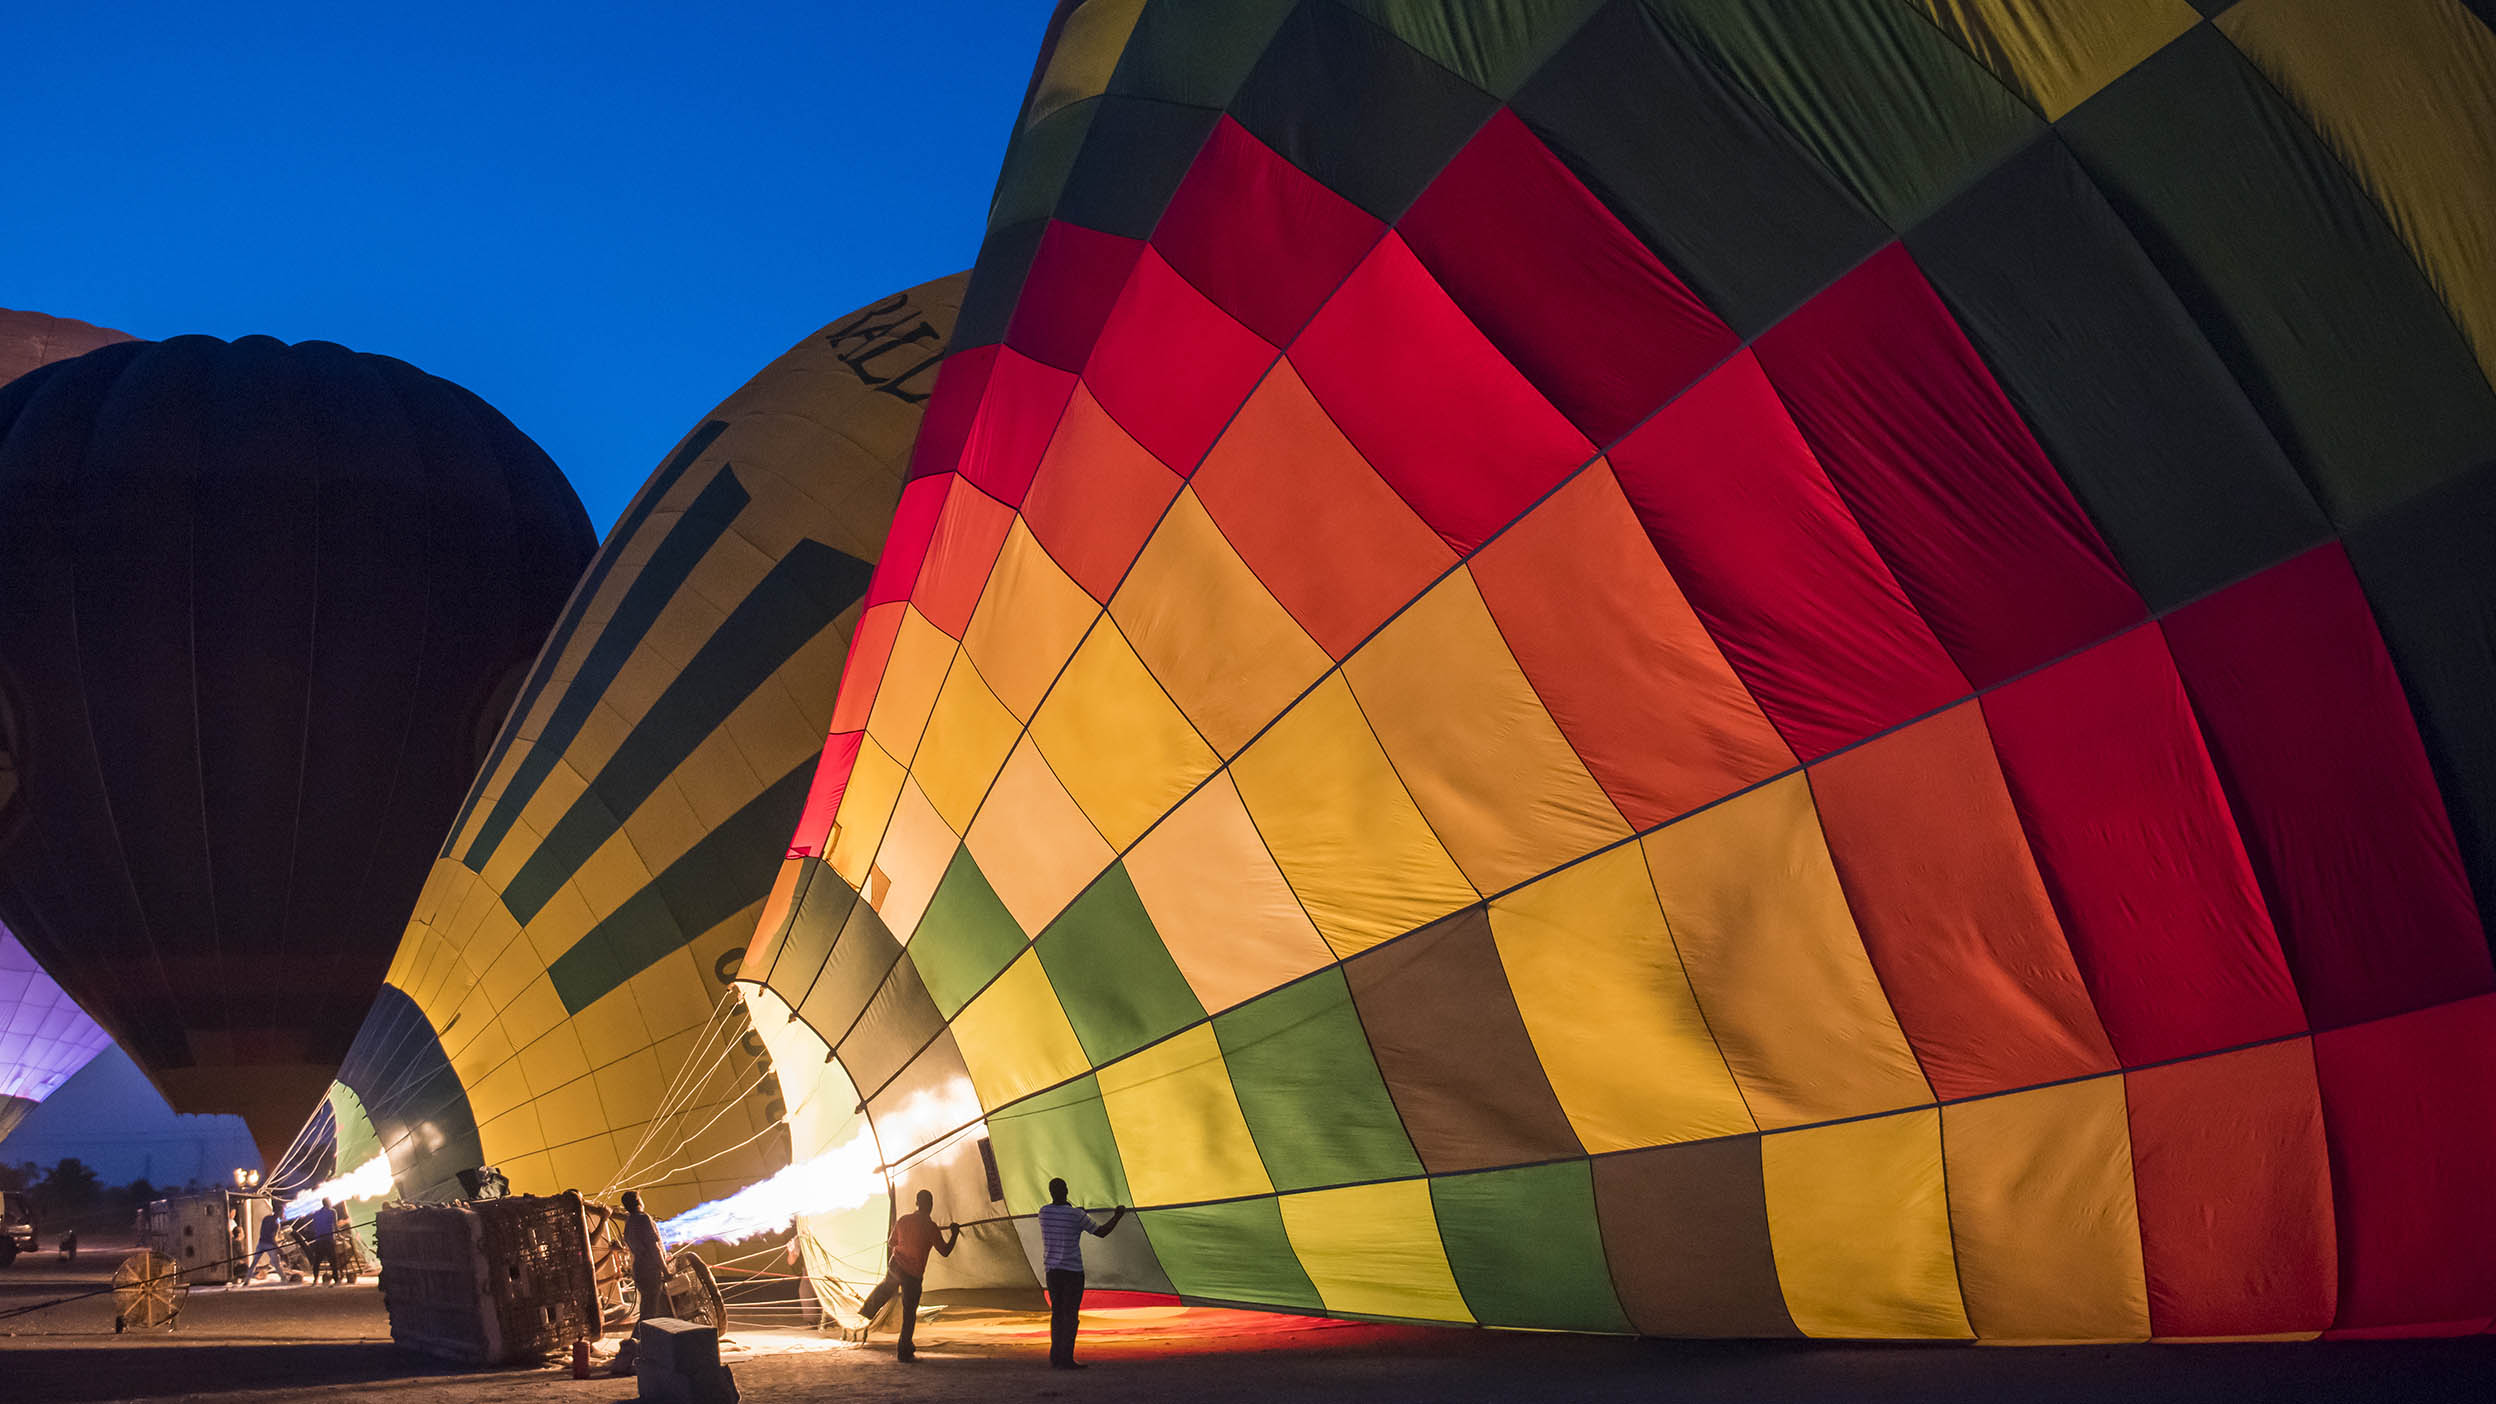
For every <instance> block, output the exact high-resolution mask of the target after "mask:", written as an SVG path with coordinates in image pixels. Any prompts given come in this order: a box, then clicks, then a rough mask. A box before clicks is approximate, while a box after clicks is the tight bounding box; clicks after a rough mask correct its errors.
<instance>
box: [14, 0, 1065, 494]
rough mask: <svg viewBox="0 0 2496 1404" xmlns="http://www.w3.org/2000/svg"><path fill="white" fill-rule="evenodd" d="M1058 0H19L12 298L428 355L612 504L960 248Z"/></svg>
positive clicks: (978, 212)
mask: <svg viewBox="0 0 2496 1404" xmlns="http://www.w3.org/2000/svg"><path fill="white" fill-rule="evenodd" d="M1050 8H1051V6H1050V4H1049V0H915V2H914V3H903V4H861V3H845V2H844V0H815V3H804V0H728V3H725V4H716V5H706V4H694V3H680V4H654V3H631V0H623V2H622V3H610V4H601V5H591V4H586V3H572V4H562V3H541V2H540V0H505V3H500V4H474V3H468V0H450V2H448V3H440V2H437V3H432V4H426V5H416V6H397V7H389V6H381V7H376V6H363V5H340V4H337V3H335V0H327V3H321V4H303V3H295V0H264V3H258V4H252V5H222V4H200V3H197V0H191V3H184V4H175V3H161V0H143V2H142V3H133V4H120V5H23V6H11V7H10V16H9V20H8V24H7V37H8V50H9V64H8V69H9V72H8V77H7V81H6V82H5V83H0V133H5V136H0V202H5V203H4V204H0V208H5V209H6V211H7V213H6V216H5V218H0V306H11V307H30V308H34V309H37V310H40V311H45V312H51V313H55V314H58V315H63V316H72V317H79V318H83V319H85V320H87V321H91V322H98V323H102V324H104V325H107V326H114V327H119V328H121V329H122V330H124V331H127V332H130V333H132V334H133V335H137V336H144V337H163V336H171V335H175V334H178V333H182V332H209V333H212V334H215V335H218V336H225V337H234V336H241V335H244V334H246V333H252V332H265V333H268V334H271V335H275V336H280V337H284V338H286V339H288V340H304V339H308V338H320V339H325V340H330V341H337V342H341V343H344V344H345V345H348V346H352V347H354V348H356V349H358V350H363V351H379V352H384V353H387V354H389V355H393V356H397V357H400V358H402V359H404V360H407V361H411V362H413V363H415V364H416V365H418V366H421V367H423V368H424V369H426V370H428V371H431V372H433V373H434V374H436V375H440V376H444V377H447V378H449V379H451V380H455V381H458V382H459V383H461V384H463V385H465V386H467V387H468V388H469V389H471V390H474V391H476V392H477V393H478V394H480V395H482V396H484V397H485V398H486V399H487V400H489V401H491V402H492V403H493V404H494V405H495V406H496V407H497V408H499V409H501V410H502V411H503V412H504V413H505V414H507V415H509V416H510V417H511V419H512V420H513V422H515V423H517V424H518V425H519V426H520V427H521V428H522V429H524V430H526V431H527V432H528V433H529V434H530V435H531V436H532V437H534V438H535V439H536V440H537V441H538V442H539V443H540V444H541V445H543V446H544V447H545V448H546V450H547V452H548V453H550V454H552V455H553V456H554V459H555V461H556V462H557V463H559V464H561V465H562V466H563V469H564V471H565V472H566V473H567V474H569V475H570V476H571V479H572V482H573V485H574V486H575V487H576V488H577V489H578V490H579V491H580V494H581V500H582V502H583V503H584V504H585V505H586V506H587V507H588V508H589V513H590V517H591V520H592V521H593V522H594V523H595V524H596V525H597V526H598V528H599V529H600V530H601V531H604V530H605V528H606V527H607V525H608V524H609V523H611V522H612V521H613V520H614V519H615V516H616V514H617V513H618V512H619V511H621V510H622V508H623V505H624V503H625V502H626V500H627V499H628V498H630V496H631V495H632V492H633V489H634V488H636V487H637V486H639V485H640V482H641V480H642V478H643V477H644V476H645V475H646V474H647V473H648V472H649V471H650V469H651V467H652V466H653V465H654V464H656V463H657V462H658V460H659V458H660V457H661V456H662V455H663V454H664V453H665V452H666V451H667V449H668V448H669V447H670V446H671V445H672V444H673V443H674V442H675V441H676V439H677V438H678V437H679V436H681V435H682V434H683V433H684V431H685V430H686V429H688V428H690V427H691V426H692V424H693V423H694V421H695V420H696V419H697V417H698V416H700V415H701V414H702V413H703V412H704V411H705V410H707V409H709V408H710V407H711V406H712V405H713V404H715V403H717V402H718V401H719V400H720V398H721V397H723V396H725V395H726V394H727V393H728V392H729V391H731V390H734V389H735V388H736V387H737V386H738V385H740V384H742V383H743V382H744V381H745V379H746V378H747V377H748V376H750V375H752V374H753V373H754V372H755V371H757V370H759V369H761V368H762V366H763V365H764V364H765V363H766V362H768V361H769V360H770V359H771V358H772V357H774V356H776V355H778V354H779V353H780V352H781V351H783V350H785V349H787V347H788V346H789V345H790V344H792V343H793V342H795V341H796V340H797V339H798V338H800V337H802V336H804V335H805V334H806V333H808V332H809V331H812V330H813V329H814V328H816V327H817V326H819V325H821V324H822V323H824V322H827V321H829V320H831V319H832V318H833V317H835V316H837V315H839V314H840V313H842V312H845V311H848V310H849V309H850V308H852V307H855V306H857V305H858V304H860V303H863V302H866V301H869V300H870V299H872V298H875V297H878V296H880V295H882V294H884V293H886V292H890V291H892V290H894V289H896V288H900V287H904V286H907V285H909V284H911V283H916V282H919V281H922V280H924V279H927V278H932V277H936V276H939V275H941V274H945V273H950V272H953V271H955V270H957V269H960V268H964V267H967V266H969V264H970V261H971V259H972V257H973V256H974V255H975V254H976V252H977V251H978V246H979V234H980V229H981V225H982V222H983V220H984V219H985V215H986V210H987V204H988V196H989V193H990V191H991V189H992V188H993V185H994V182H995V177H996V170H997V164H998V161H999V159H1000V157H1001V156H1002V154H1003V151H1004V146H1005V137H1006V134H1007V130H1008V128H1009V126H1010V124H1011V123H1012V120H1013V116H1014V111H1015V107H1016V105H1017V104H1018V103H1019V102H1020V100H1021V98H1022V92H1023V85H1024V83H1025V81H1026V79H1027V78H1028V77H1029V76H1030V71H1031V61H1032V56H1033V54H1034V52H1035V51H1036V49H1037V47H1038V44H1039V38H1040V32H1041V29H1042V28H1043V26H1044V25H1045V24H1046V22H1047V19H1048V14H1049V10H1050Z"/></svg>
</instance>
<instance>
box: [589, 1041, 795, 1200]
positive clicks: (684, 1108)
mask: <svg viewBox="0 0 2496 1404" xmlns="http://www.w3.org/2000/svg"><path fill="white" fill-rule="evenodd" d="M733 1048H734V1045H733V1043H732V1044H731V1045H729V1046H728V1047H723V1048H721V1049H720V1050H719V1051H718V1052H717V1053H716V1054H714V1055H712V1057H711V1059H710V1063H709V1066H708V1069H707V1070H706V1071H705V1073H704V1074H703V1076H702V1078H701V1080H700V1081H698V1082H696V1083H694V1084H693V1085H692V1086H691V1088H690V1089H689V1090H688V1091H687V1093H686V1094H685V1095H683V1096H681V1097H679V1098H678V1099H677V1100H676V1102H675V1104H674V1105H672V1106H670V1107H667V1108H662V1109H661V1110H660V1111H659V1112H658V1113H657V1114H655V1115H653V1116H652V1117H651V1118H650V1120H649V1122H648V1123H647V1124H646V1125H645V1126H644V1127H643V1128H642V1136H641V1140H640V1142H639V1143H637V1144H636V1145H635V1146H634V1148H633V1152H632V1154H631V1155H629V1156H628V1157H626V1158H625V1159H624V1160H623V1161H622V1162H621V1163H620V1164H619V1165H618V1166H617V1167H616V1170H615V1174H614V1177H613V1178H612V1179H611V1180H610V1181H609V1182H608V1184H607V1185H606V1186H605V1187H604V1188H602V1189H601V1190H600V1191H599V1193H601V1194H605V1193H607V1192H608V1191H611V1190H614V1189H616V1188H618V1187H620V1186H623V1185H624V1184H625V1183H626V1182H628V1181H629V1180H631V1179H632V1178H633V1177H635V1176H636V1175H639V1174H641V1173H642V1172H643V1171H644V1170H645V1169H646V1168H647V1162H648V1161H650V1160H654V1159H662V1158H665V1157H667V1156H670V1155H674V1154H675V1153H676V1152H677V1151H679V1150H681V1149H682V1148H683V1146H684V1144H685V1142H686V1140H687V1139H688V1138H686V1137H685V1136H683V1135H681V1134H670V1132H669V1128H670V1127H674V1126H681V1125H682V1124H683V1122H684V1120H685V1119H686V1118H688V1117H690V1116H693V1115H695V1114H697V1113H699V1112H701V1111H704V1110H707V1109H709V1108H711V1107H714V1106H717V1105H719V1103H718V1101H717V1100H715V1099H713V1098H711V1097H709V1096H708V1095H707V1094H708V1091H709V1089H710V1087H711V1085H712V1083H713V1081H714V1080H715V1079H716V1078H717V1077H718V1076H719V1072H720V1070H721V1069H723V1068H726V1067H728V1066H729V1063H728V1055H729V1053H730V1052H731V1051H733ZM769 1075H770V1074H769V1073H765V1074H763V1076H764V1077H768V1076H769ZM760 1085H761V1080H760V1079H759V1078H758V1079H757V1080H756V1081H755V1082H754V1083H753V1084H752V1085H751V1086H749V1087H747V1088H745V1089H743V1090H741V1091H733V1092H729V1093H725V1094H723V1095H725V1096H726V1097H728V1098H729V1099H731V1101H732V1102H733V1100H734V1099H736V1098H741V1097H743V1096H744V1095H745V1093H746V1092H749V1091H751V1090H753V1087H759V1086H760ZM705 1129H707V1128H705ZM697 1134H699V1133H697Z"/></svg>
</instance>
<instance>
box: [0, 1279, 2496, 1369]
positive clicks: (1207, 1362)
mask: <svg viewBox="0 0 2496 1404" xmlns="http://www.w3.org/2000/svg"><path fill="white" fill-rule="evenodd" d="M117 1256H118V1252H117V1251H98V1252H91V1253H86V1254H82V1255H81V1256H80V1261H79V1262H78V1263H77V1264H76V1266H75V1267H74V1268H66V1269H65V1268H63V1267H62V1266H61V1265H60V1264H59V1263H58V1262H57V1260H56V1259H55V1258H54V1257H53V1255H51V1254H48V1253H47V1254H43V1255H41V1256H39V1257H35V1258H28V1259H23V1260H21V1261H20V1262H19V1263H18V1264H17V1265H16V1266H15V1267H12V1268H10V1269H7V1270H6V1271H0V1311H7V1310H9V1309H11V1308H14V1307H18V1306H24V1305H30V1304H33V1303H36V1302H42V1301H46V1300H49V1299H51V1298H54V1297H58V1296H62V1295H65V1294H67V1293H69V1292H73V1291H80V1290H85V1289H88V1288H92V1287H97V1286H101V1285H103V1284H104V1282H105V1280H106V1277H107V1275H108V1274H109V1273H110V1271H111V1268H112V1264H113V1262H114V1261H115V1260H116V1258H117ZM112 1317H113V1310H112V1306H111V1298H110V1297H109V1296H105V1297H95V1298H90V1299H88V1300H86V1301H82V1302H75V1303H70V1304H68V1305H64V1306H59V1307H53V1308H49V1309H47V1310H44V1311H40V1312H35V1313H30V1314H28V1315H23V1316H17V1317H13V1318H8V1319H4V1320H0V1399H5V1400H6V1401H7V1404H53V1401H62V1404H68V1402H69V1401H101V1400H117V1399H168V1398H195V1399H202V1400H214V1401H217V1402H218V1404H312V1401H316V1400H317V1401H329V1400H338V1399H342V1398H352V1399H355V1400H359V1401H363V1400H370V1401H376V1404H468V1401H482V1402H484V1404H503V1402H504V1401H508V1402H509V1404H520V1401H533V1402H534V1404H619V1401H623V1400H627V1399H630V1398H632V1396H633V1393H634V1389H633V1383H632V1381H630V1380H627V1379H612V1378H599V1379H590V1380H574V1379H572V1378H570V1377H569V1374H568V1373H567V1372H565V1371H562V1370H559V1369H548V1368H539V1369H527V1370H501V1371H453V1370H449V1369H446V1368H445V1367H442V1366H440V1365H437V1364H434V1363H431V1362H428V1361H425V1360H423V1359H421V1358H419V1357H414V1356H411V1355H408V1354H406V1353H404V1352H401V1351H400V1350H398V1349H397V1348H396V1347H394V1346H392V1345H391V1344H390V1342H389V1323H388V1321H387V1319H386V1317H385V1316H384V1313H383V1310H382V1305H381V1298H380V1295H379V1293H378V1292H377V1291H376V1290H375V1289H374V1287H373V1285H372V1284H371V1283H370V1282H369V1281H367V1282H365V1283H362V1284H358V1285H355V1286H345V1287H315V1286H294V1287H278V1286H268V1285H263V1286H258V1287H250V1288H242V1289H232V1290H229V1289H224V1288H215V1287H203V1288H197V1289H194V1290H193V1291H192V1293H191V1294H190V1296H189V1297H188V1298H187V1300H186V1302H185V1305H184V1308H183V1315H182V1319H181V1323H180V1326H179V1328H178V1329H175V1330H170V1331H167V1330H152V1331H145V1332H135V1331H134V1332H132V1333H130V1334H125V1335H119V1336H116V1335H115V1334H114V1333H113V1329H112ZM1047 1349H1048V1328H1047V1322H1046V1321H1045V1320H1044V1319H1042V1318H1040V1317H1037V1316H1034V1315H1031V1314H1028V1313H1009V1312H962V1311H957V1310H947V1311H941V1312H938V1313H936V1314H935V1315H932V1316H930V1317H928V1318H926V1319H925V1320H924V1321H923V1322H922V1324H921V1326H920V1329H919V1352H920V1359H919V1362H918V1363H917V1364H914V1365H903V1364H900V1363H899V1362H897V1361H895V1360H894V1359H893V1356H892V1350H891V1346H890V1343H889V1341H888V1340H887V1339H886V1338H883V1337H879V1338H877V1340H876V1341H875V1342H873V1343H872V1344H869V1345H866V1346H854V1345H849V1344H846V1343H841V1342H835V1341H830V1340H824V1339H820V1338H817V1337H815V1336H812V1335H809V1334H805V1333H800V1332H792V1331H779V1330H762V1331H739V1332H736V1333H734V1334H733V1335H732V1339H731V1341H730V1342H729V1344H728V1345H727V1347H726V1348H725V1354H726V1356H727V1359H728V1361H729V1363H730V1365H731V1367H732V1368H733V1369H734V1370H735V1372H736V1377H737V1383H738V1386H739V1388H740V1389H741V1390H742V1392H743V1394H744V1396H745V1398H746V1399H747V1400H752V1401H765V1400H770V1401H779V1400H787V1401H792V1402H793V1404H813V1401H826V1404H828V1402H829V1401H833V1400H865V1401H905V1400H907V1401H928V1404H969V1401H979V1404H992V1402H993V1401H999V1400H1025V1399H1032V1400H1041V1399H1063V1400H1069V1401H1101V1402H1102V1404H1142V1401H1155V1404H1158V1402H1159V1401H1165V1400H1183V1401H1185V1404H1228V1402H1229V1401H1234V1400H1236V1401H1243V1404H1245V1401H1257V1404H1264V1401H1270V1400H1276V1399H1349V1400H1358V1401H1361V1404H1400V1401H1452V1402H1454V1401H1483V1404H1490V1402H1491V1401H1498V1402H1499V1404H1510V1401H1515V1400H1520V1399H1535V1400H1539V1399H1584V1400H1603V1401H1610V1400H1619V1401H1629V1400H1641V1401H1644V1400H1675V1401H1679V1400H1690V1401H1743V1404H1759V1401H1773V1400H1793V1401H1816V1400H1829V1401H1838V1400H1847V1401H1857V1400H1860V1401H1910V1400H1912V1401H1926V1400H1936V1399H1948V1400H2021V1401H2042V1402H2045V1404H2059V1401H2074V1404H2077V1402H2078V1401H2093V1402H2094V1401H2125V1404H2134V1402H2135V1401H2140V1402H2142V1404H2147V1402H2148V1401H2165V1400H2176V1401H2185V1400H2190V1401H2222V1400H2223V1401H2227V1404H2259V1402H2260V1401H2272V1400H2280V1401H2286V1400H2333V1401H2350V1400H2383V1401H2396V1400H2397V1401H2412V1400H2417V1401H2433V1400H2447V1399H2449V1400H2456V1401H2459V1400H2469V1401H2473V1404H2487V1401H2489V1400H2491V1399H2496V1337H2479V1338H2475V1339H2471V1340H2462V1341H2408V1342H2348V1343H2300V1344H2282V1345H2225V1346H2167V1345H2159V1346H2083V1347H2067V1348H2050V1349H2038V1348H2026V1349H2015V1348H2000V1349H1996V1348H1978V1347H1967V1346H1828V1345H1790V1344H1762V1343H1745V1342H1704V1343H1688V1342H1667V1341H1628V1340H1605V1339H1588V1338H1578V1337H1563V1336H1544V1335H1528V1334H1520V1333H1510V1332H1488V1331H1455V1330H1431V1329H1425V1328H1418V1327H1397V1326H1374V1325H1360V1324H1351V1323H1340V1322H1321V1321H1312V1320H1304V1319H1296V1318H1289V1317H1274V1316H1264V1315H1257V1314H1251V1313H1234V1312H1207V1311H1181V1310H1178V1309H1175V1308H1126V1309H1119V1310H1110V1311H1101V1312H1089V1313H1086V1319H1085V1322H1084V1340H1083V1355H1084V1357H1085V1358H1086V1359H1087V1360H1088V1361H1090V1363H1091V1368H1089V1369H1086V1370H1084V1371H1082V1372H1081V1373H1075V1374H1069V1373H1066V1372H1061V1371H1052V1370H1050V1369H1048V1368H1047V1366H1046V1363H1045V1361H1046V1355H1047Z"/></svg>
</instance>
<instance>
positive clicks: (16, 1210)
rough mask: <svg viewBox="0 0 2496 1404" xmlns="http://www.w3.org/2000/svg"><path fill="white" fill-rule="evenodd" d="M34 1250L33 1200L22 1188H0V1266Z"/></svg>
mask: <svg viewBox="0 0 2496 1404" xmlns="http://www.w3.org/2000/svg"><path fill="white" fill-rule="evenodd" d="M33 1251H35V1202H34V1201H33V1200H32V1199H30V1198H28V1197H27V1194H26V1191H24V1190H0V1267H7V1266H8V1265H9V1264H11V1263H14V1262H16V1261H17V1255H18V1254H20V1253H31V1252H33Z"/></svg>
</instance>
